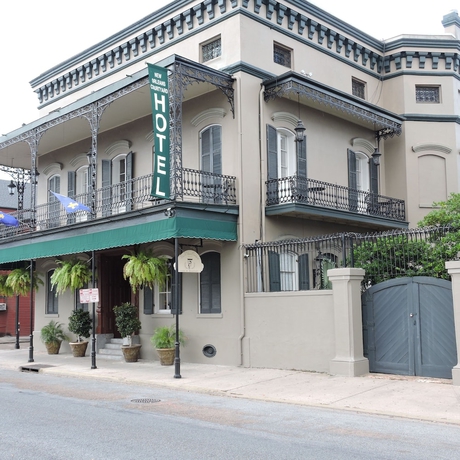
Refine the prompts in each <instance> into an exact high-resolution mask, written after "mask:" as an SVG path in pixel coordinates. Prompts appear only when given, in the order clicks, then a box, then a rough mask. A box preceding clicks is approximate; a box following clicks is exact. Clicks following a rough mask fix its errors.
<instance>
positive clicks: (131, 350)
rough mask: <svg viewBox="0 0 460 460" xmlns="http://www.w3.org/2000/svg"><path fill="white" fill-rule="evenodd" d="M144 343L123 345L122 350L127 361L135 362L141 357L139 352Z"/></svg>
mask: <svg viewBox="0 0 460 460" xmlns="http://www.w3.org/2000/svg"><path fill="white" fill-rule="evenodd" d="M141 346H142V345H131V346H129V345H122V347H121V350H122V351H123V356H124V358H125V361H126V362H127V363H135V362H136V361H137V360H138V359H139V352H140V350H141Z"/></svg>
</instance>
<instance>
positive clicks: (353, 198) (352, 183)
mask: <svg viewBox="0 0 460 460" xmlns="http://www.w3.org/2000/svg"><path fill="white" fill-rule="evenodd" d="M377 168H378V165H376V164H375V162H374V161H373V159H372V158H369V157H368V156H367V155H366V154H364V153H362V152H354V151H353V150H348V187H349V192H348V199H349V207H350V211H355V212H368V211H369V206H373V205H374V204H375V203H376V202H377V195H378V193H379V185H378V169H377Z"/></svg>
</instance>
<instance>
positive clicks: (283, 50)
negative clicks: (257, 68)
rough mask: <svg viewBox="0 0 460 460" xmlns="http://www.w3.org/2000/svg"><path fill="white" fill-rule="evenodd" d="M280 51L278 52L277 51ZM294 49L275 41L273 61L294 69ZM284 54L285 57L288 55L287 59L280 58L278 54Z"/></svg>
mask: <svg viewBox="0 0 460 460" xmlns="http://www.w3.org/2000/svg"><path fill="white" fill-rule="evenodd" d="M277 52H278V53H277ZM292 52H293V50H292V48H289V47H288V46H285V45H282V44H281V43H278V42H273V62H274V63H275V64H278V65H282V66H283V67H287V68H288V69H292V63H293V53H292ZM278 55H279V56H281V55H282V56H283V57H284V58H286V57H288V61H289V62H287V59H279V58H277V56H278Z"/></svg>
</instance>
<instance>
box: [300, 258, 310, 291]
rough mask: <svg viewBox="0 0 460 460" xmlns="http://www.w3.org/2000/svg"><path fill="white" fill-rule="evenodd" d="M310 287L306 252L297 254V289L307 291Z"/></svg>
mask: <svg viewBox="0 0 460 460" xmlns="http://www.w3.org/2000/svg"><path fill="white" fill-rule="evenodd" d="M309 289H310V266H309V263H308V254H302V255H300V256H299V290H300V291H308V290H309Z"/></svg>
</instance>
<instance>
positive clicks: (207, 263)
mask: <svg viewBox="0 0 460 460" xmlns="http://www.w3.org/2000/svg"><path fill="white" fill-rule="evenodd" d="M201 261H202V262H203V265H204V268H203V271H202V272H201V273H200V313H202V314H209V313H210V314H215V313H221V312H222V307H221V285H220V254H219V253H218V252H207V253H206V254H203V255H202V256H201Z"/></svg>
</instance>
